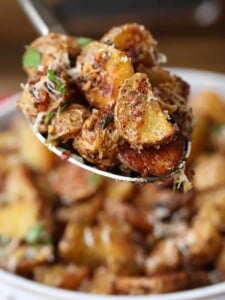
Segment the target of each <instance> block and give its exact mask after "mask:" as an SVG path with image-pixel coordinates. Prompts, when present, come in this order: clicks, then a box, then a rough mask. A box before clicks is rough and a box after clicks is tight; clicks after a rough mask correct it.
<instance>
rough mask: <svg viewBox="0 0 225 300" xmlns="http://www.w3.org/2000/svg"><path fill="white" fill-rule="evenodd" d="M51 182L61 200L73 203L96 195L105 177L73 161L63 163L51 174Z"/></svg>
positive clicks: (68, 203) (69, 203)
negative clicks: (74, 163) (72, 162)
mask: <svg viewBox="0 0 225 300" xmlns="http://www.w3.org/2000/svg"><path fill="white" fill-rule="evenodd" d="M50 183H51V186H52V189H53V191H54V192H55V193H56V194H57V195H58V196H59V197H60V199H61V201H62V202H63V203H65V204H67V205H71V204H73V203H76V202H77V201H80V200H83V199H87V198H88V197H90V196H92V195H94V193H95V192H96V191H97V190H98V189H99V188H100V186H101V185H102V183H103V177H101V176H99V175H97V174H93V173H91V172H88V171H86V170H84V169H81V168H79V167H76V166H74V165H72V164H71V163H63V164H62V165H60V166H59V167H57V168H56V169H54V170H53V172H52V173H51V174H50Z"/></svg>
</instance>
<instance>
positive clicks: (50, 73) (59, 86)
mask: <svg viewBox="0 0 225 300" xmlns="http://www.w3.org/2000/svg"><path fill="white" fill-rule="evenodd" d="M48 79H49V80H51V81H52V82H54V83H55V86H56V90H57V91H59V92H61V93H63V94H64V93H66V92H67V88H65V86H63V84H62V82H61V81H60V80H59V79H58V77H57V76H56V74H55V71H54V70H52V69H49V70H48Z"/></svg>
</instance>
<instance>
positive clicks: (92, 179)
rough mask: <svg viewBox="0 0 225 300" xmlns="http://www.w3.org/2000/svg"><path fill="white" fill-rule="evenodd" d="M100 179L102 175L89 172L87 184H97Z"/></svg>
mask: <svg viewBox="0 0 225 300" xmlns="http://www.w3.org/2000/svg"><path fill="white" fill-rule="evenodd" d="M101 180H102V177H101V176H100V175H97V174H91V176H90V177H89V180H88V182H89V184H90V185H92V186H97V185H98V184H99V183H100V182H101Z"/></svg>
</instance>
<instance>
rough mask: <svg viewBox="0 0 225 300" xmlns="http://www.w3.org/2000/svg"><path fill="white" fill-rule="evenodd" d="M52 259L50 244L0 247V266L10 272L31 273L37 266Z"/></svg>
mask: <svg viewBox="0 0 225 300" xmlns="http://www.w3.org/2000/svg"><path fill="white" fill-rule="evenodd" d="M53 261H54V253H53V247H52V246H50V245H20V246H16V247H11V246H10V244H9V245H8V247H7V246H6V247H5V249H4V250H2V249H1V254H0V267H1V268H4V269H6V270H8V271H10V272H18V273H21V274H27V273H31V272H32V271H33V269H34V268H35V267H37V266H41V265H45V264H48V263H51V262H53Z"/></svg>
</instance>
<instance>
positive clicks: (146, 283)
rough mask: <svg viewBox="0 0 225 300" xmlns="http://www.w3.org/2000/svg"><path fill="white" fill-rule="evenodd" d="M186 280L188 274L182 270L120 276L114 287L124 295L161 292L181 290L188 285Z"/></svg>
mask: <svg viewBox="0 0 225 300" xmlns="http://www.w3.org/2000/svg"><path fill="white" fill-rule="evenodd" d="M188 281H189V276H188V274H187V273H185V272H183V271H180V272H172V273H169V274H162V275H155V276H151V277H141V276H140V277H120V278H118V279H117V280H116V283H115V286H116V287H115V289H116V291H117V293H119V294H125V295H143V294H161V293H170V292H173V291H179V290H183V289H185V288H187V287H188Z"/></svg>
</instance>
